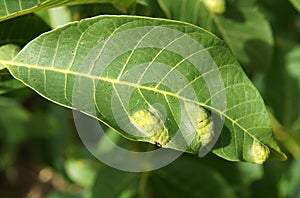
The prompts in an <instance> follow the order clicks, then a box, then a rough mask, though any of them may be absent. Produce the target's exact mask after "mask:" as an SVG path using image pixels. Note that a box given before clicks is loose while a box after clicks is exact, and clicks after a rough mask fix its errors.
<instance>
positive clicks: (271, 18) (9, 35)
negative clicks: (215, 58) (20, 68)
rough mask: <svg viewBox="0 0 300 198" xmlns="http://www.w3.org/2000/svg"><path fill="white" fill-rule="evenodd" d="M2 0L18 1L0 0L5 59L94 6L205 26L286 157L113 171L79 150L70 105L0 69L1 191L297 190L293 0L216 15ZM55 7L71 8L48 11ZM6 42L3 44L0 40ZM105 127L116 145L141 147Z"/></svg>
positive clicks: (298, 37)
mask: <svg viewBox="0 0 300 198" xmlns="http://www.w3.org/2000/svg"><path fill="white" fill-rule="evenodd" d="M6 2H18V1H5V0H0V20H3V22H0V45H2V47H1V48H0V56H1V59H9V57H3V56H2V55H1V52H2V51H3V50H7V49H9V51H10V52H12V55H11V57H12V56H14V55H15V54H16V53H17V52H18V50H19V48H21V47H23V46H24V45H26V44H27V43H28V42H29V41H30V40H32V39H33V38H35V37H37V36H38V35H40V34H41V33H43V32H46V31H48V30H50V29H53V28H55V27H57V26H59V25H63V24H65V23H68V22H71V21H74V20H79V19H82V18H86V17H91V16H96V15H99V14H130V15H143V16H153V17H162V18H170V19H176V20H181V21H187V22H190V23H193V24H196V25H198V26H201V27H204V28H205V29H208V30H209V31H211V32H213V33H215V34H216V35H218V36H219V37H221V38H223V39H224V40H225V42H226V43H227V44H228V45H229V47H230V48H231V50H232V51H233V53H234V54H235V56H236V57H237V58H238V60H239V62H240V63H241V65H242V66H243V68H244V70H245V71H246V72H247V75H248V77H249V78H250V79H251V80H252V82H253V83H254V84H255V85H256V87H257V88H258V89H259V91H260V93H261V94H262V95H263V98H264V100H265V102H266V104H267V106H268V107H269V109H270V112H272V114H273V115H274V116H272V117H271V121H272V125H273V130H274V134H275V137H276V138H277V141H278V142H279V143H280V144H281V147H282V148H283V149H284V151H285V152H286V153H287V154H288V160H287V161H284V162H281V161H275V160H269V161H267V162H266V163H265V164H264V165H255V164H246V163H232V162H228V161H225V160H223V159H221V158H218V157H216V156H215V155H212V154H209V155H207V156H206V157H204V158H201V159H199V158H198V157H197V156H193V155H189V154H185V155H183V156H181V157H180V158H179V159H178V160H176V161H175V162H173V163H172V164H170V165H169V166H167V167H165V168H162V169H159V170H156V171H152V172H145V173H127V172H122V171H118V170H115V169H112V168H110V167H107V166H106V165H104V164H101V163H100V162H99V161H98V160H96V159H95V158H94V157H93V156H91V155H90V154H89V152H88V151H87V150H86V149H85V148H84V146H83V144H82V143H81V141H80V140H79V138H78V135H77V132H76V130H75V127H74V124H73V120H72V114H71V112H70V111H69V110H66V109H64V108H62V107H59V106H57V105H55V104H52V103H50V102H48V101H46V100H44V99H43V98H41V97H40V96H38V95H37V94H36V93H34V92H33V91H31V90H30V89H28V88H25V87H24V86H23V85H22V84H21V83H19V82H18V81H16V80H14V79H13V78H12V77H11V76H10V75H9V73H8V71H6V70H1V71H0V72H1V75H0V94H1V96H0V148H1V149H0V184H1V187H0V194H1V196H3V197H51V198H60V197H162V196H165V197H169V196H172V197H183V196H187V197H200V196H201V195H203V196H205V195H207V194H209V195H210V196H212V197H262V196H264V197H299V196H300V163H299V159H300V145H299V144H300V134H299V133H300V115H299V112H300V111H299V110H300V104H299V95H300V94H299V92H300V88H299V86H300V68H299V62H300V14H299V12H300V3H299V1H297V0H290V2H289V1H282V0H273V1H271V0H257V1H255V0H251V1H246V0H245V1H244V0H228V1H226V11H225V13H222V14H220V13H214V12H212V11H211V10H209V9H208V8H207V7H206V6H204V5H203V3H202V2H201V1H196V0H181V1H179V0H177V1H168V0H138V1H137V2H135V1H133V0H128V1H126V0H123V1H109V0H107V1H104V0H102V1H101V0H99V1H97V0H94V1H85V2H89V3H91V2H92V3H101V4H91V5H90V4H87V5H75V4H77V3H78V2H80V1H71V0H69V1H66V2H68V3H67V4H64V1H56V3H53V2H54V1H52V3H51V1H40V2H39V3H36V1H34V3H31V4H30V3H28V4H26V5H25V1H24V5H23V6H24V7H20V5H19V4H14V3H10V4H6V5H5V3H6ZM28 2H30V1H28ZM32 2H33V1H32ZM59 2H63V3H59ZM61 5H73V6H69V7H59V8H54V9H46V8H50V7H55V6H61ZM42 8H44V9H42ZM24 9H25V10H24ZM31 12H33V13H32V14H29V15H23V14H27V13H31ZM21 15H22V16H21ZM16 16H18V17H17V18H14V17H16ZM8 18H11V19H9V20H7V19H8ZM5 44H10V45H9V46H7V45H6V46H5V48H3V47H4V45H5ZM11 44H14V45H11ZM2 54H5V55H7V54H8V53H6V52H4V53H2ZM0 68H2V66H1V65H0ZM107 133H108V134H110V135H111V138H113V139H115V141H117V142H118V143H119V144H121V145H126V146H128V147H131V148H141V147H143V146H144V144H143V143H138V142H130V141H128V140H125V139H123V138H120V137H119V136H118V135H114V134H115V133H113V132H111V131H108V132H107Z"/></svg>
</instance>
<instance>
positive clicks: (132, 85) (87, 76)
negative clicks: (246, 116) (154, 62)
mask: <svg viewBox="0 0 300 198" xmlns="http://www.w3.org/2000/svg"><path fill="white" fill-rule="evenodd" d="M0 64H3V65H6V66H7V65H11V66H18V67H26V68H32V69H39V70H48V71H54V72H58V73H63V74H71V75H75V76H80V77H86V78H89V79H96V80H100V81H104V82H109V83H111V84H120V85H126V86H131V87H135V88H137V89H144V90H148V91H153V92H156V93H160V94H163V95H168V96H172V97H175V98H178V99H180V100H182V101H185V102H190V103H193V104H196V105H199V106H202V107H205V108H208V109H210V110H212V111H215V112H217V113H218V114H220V115H221V116H224V117H225V118H226V119H228V120H229V121H230V122H231V123H232V124H233V125H236V126H237V127H239V128H240V129H241V130H242V131H243V132H244V133H246V134H247V135H249V136H250V137H251V138H253V139H254V140H258V139H257V138H256V137H255V136H253V135H252V134H251V133H249V132H248V131H247V129H245V128H244V127H243V126H241V125H240V124H239V123H238V122H237V121H235V120H233V119H232V118H231V117H229V116H228V115H226V114H225V113H224V112H223V111H220V110H219V109H216V108H214V107H212V106H209V105H207V104H205V103H201V102H198V101H194V100H191V99H188V98H185V97H182V96H180V95H177V94H174V93H172V92H168V91H164V90H160V89H157V88H153V87H147V86H143V85H139V84H135V83H131V82H126V81H120V80H117V79H112V78H107V77H102V76H94V75H90V74H84V73H79V72H75V71H71V70H64V69H58V68H53V67H46V66H38V65H30V64H26V63H21V62H15V61H5V60H0ZM7 68H8V70H9V71H10V69H11V68H10V67H7ZM11 73H13V72H11ZM16 79H18V80H20V81H21V82H23V83H24V84H26V85H27V86H29V87H31V86H30V85H28V84H27V83H25V82H24V81H23V80H21V79H19V78H17V77H16ZM31 88H32V89H34V88H33V87H31ZM34 90H35V89H34ZM35 91H36V92H38V91H37V90H35ZM38 93H39V92H38ZM58 104H60V105H63V104H61V103H58ZM63 106H66V105H63ZM69 108H72V107H69ZM258 141H259V140H258ZM259 142H261V141H259ZM263 144H264V143H263Z"/></svg>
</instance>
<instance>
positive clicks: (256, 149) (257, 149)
mask: <svg viewBox="0 0 300 198" xmlns="http://www.w3.org/2000/svg"><path fill="white" fill-rule="evenodd" d="M251 154H252V160H253V162H254V163H256V164H263V163H264V162H265V161H266V159H268V157H269V155H270V150H269V148H268V147H266V146H265V145H263V144H262V143H260V142H259V141H258V140H254V142H253V144H252V149H251Z"/></svg>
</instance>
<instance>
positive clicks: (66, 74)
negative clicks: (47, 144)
mask: <svg viewBox="0 0 300 198" xmlns="http://www.w3.org/2000/svg"><path fill="white" fill-rule="evenodd" d="M1 63H5V64H7V65H9V66H8V68H9V70H10V72H11V73H12V74H13V75H14V77H16V78H17V79H19V80H21V81H22V82H24V83H25V84H26V85H28V86H29V87H31V88H32V89H34V90H35V91H37V92H38V93H39V94H41V95H42V96H44V97H46V98H47V99H49V100H51V101H53V102H55V103H57V104H60V105H62V106H65V107H68V108H72V109H76V110H80V111H82V112H84V113H85V114H88V115H90V116H92V117H95V118H97V119H99V120H100V121H102V122H104V123H106V124H107V125H108V126H110V127H111V128H114V129H115V130H116V131H118V132H120V133H121V134H122V135H123V136H125V137H127V138H129V139H132V140H138V141H145V142H151V143H156V144H157V145H158V146H163V147H165V148H173V149H176V150H180V151H186V152H190V153H198V151H199V149H200V151H201V152H202V151H205V150H207V149H210V148H211V147H210V146H213V144H214V143H215V141H217V140H218V142H217V144H216V146H215V147H214V148H213V150H212V151H213V152H214V153H215V154H217V155H219V156H221V157H223V158H225V159H227V160H231V161H248V162H254V163H263V162H264V161H265V160H266V159H267V158H268V156H269V153H270V154H271V155H274V156H277V157H279V158H281V159H284V158H285V156H284V154H282V153H281V152H280V150H279V148H278V146H277V145H276V142H275V141H274V139H273V135H272V128H271V124H270V120H269V116H268V113H267V111H266V108H265V105H264V102H263V101H262V99H261V97H260V94H259V93H258V91H257V90H256V88H255V87H254V86H253V85H252V83H251V82H250V80H249V79H248V78H247V76H246V75H245V74H244V72H243V70H242V69H241V67H240V66H239V64H238V62H237V61H236V59H235V58H234V57H233V56H232V54H231V51H230V49H229V48H227V47H226V45H225V44H224V43H223V42H222V41H221V40H220V39H218V38H217V37H216V36H214V35H212V34H211V33H209V32H207V31H205V30H203V29H201V28H199V27H196V26H193V25H190V24H186V23H181V22H175V21H168V20H161V19H153V18H143V17H129V16H102V17H96V18H92V19H87V20H83V21H81V22H77V23H71V24H70V25H67V26H64V27H62V28H59V29H57V30H55V31H51V32H49V33H47V34H43V35H41V36H40V37H39V38H37V39H35V40H34V41H33V42H31V43H30V44H29V45H27V46H26V47H25V48H24V49H23V50H22V51H21V52H20V53H19V54H18V56H17V57H16V58H15V59H14V60H13V61H1ZM141 110H142V111H145V112H148V113H147V114H143V115H145V116H146V117H145V119H146V122H145V123H137V122H136V121H135V120H134V119H133V115H134V114H135V113H136V112H138V111H141ZM147 115H148V116H147ZM223 118H224V119H225V123H224V125H225V127H223V130H222V133H221V135H220V130H221V127H222V119H223ZM203 124H204V125H203ZM141 126H143V127H141ZM157 126H159V127H157ZM207 126H211V127H213V130H212V128H211V127H207ZM150 128H157V129H158V130H153V131H152V133H153V132H155V131H156V132H157V133H158V134H159V135H158V134H155V133H154V134H150V131H151V130H148V129H150ZM161 130H163V131H164V132H161ZM156 135H158V136H156ZM219 135H220V136H219ZM154 136H155V138H154ZM205 136H206V137H205ZM210 136H212V137H210ZM166 138H167V141H164V140H165V139H166ZM201 152H200V155H201Z"/></svg>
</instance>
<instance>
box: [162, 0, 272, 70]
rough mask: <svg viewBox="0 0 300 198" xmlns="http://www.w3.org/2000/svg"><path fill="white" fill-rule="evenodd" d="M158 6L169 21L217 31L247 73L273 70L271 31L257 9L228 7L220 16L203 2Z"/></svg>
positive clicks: (177, 0)
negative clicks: (188, 23) (183, 22)
mask: <svg viewBox="0 0 300 198" xmlns="http://www.w3.org/2000/svg"><path fill="white" fill-rule="evenodd" d="M158 2H159V4H160V6H161V8H162V9H163V10H164V12H165V14H166V16H167V17H168V18H170V19H177V20H182V21H187V22H190V23H194V24H196V25H199V26H202V27H204V28H206V29H209V30H215V28H216V29H217V30H218V32H220V34H221V35H222V37H223V39H224V40H225V42H226V43H227V44H228V45H229V47H230V48H231V50H232V51H233V53H234V55H235V56H236V57H237V58H238V60H239V61H240V62H241V63H242V65H244V66H245V68H246V69H247V70H248V71H250V72H252V71H263V70H265V69H267V68H268V67H269V66H270V64H271V60H272V56H273V54H272V53H273V48H272V47H273V45H274V41H273V34H272V29H271V26H270V24H269V22H268V21H267V20H266V19H265V18H264V16H263V15H262V14H261V13H260V11H259V10H258V9H257V8H256V7H254V6H244V5H243V4H242V3H239V4H241V5H239V6H236V5H235V6H233V5H231V4H227V6H226V12H225V13H224V14H222V15H221V14H216V13H215V12H214V11H210V7H209V6H207V4H204V3H203V2H202V1H201V0H200V1H199V0H189V1H187V0H184V1H181V0H158ZM205 2H206V1H205ZM209 2H212V1H209ZM216 2H218V1H216Z"/></svg>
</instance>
